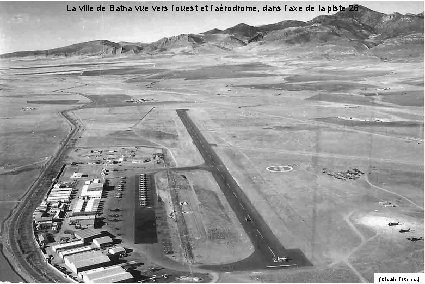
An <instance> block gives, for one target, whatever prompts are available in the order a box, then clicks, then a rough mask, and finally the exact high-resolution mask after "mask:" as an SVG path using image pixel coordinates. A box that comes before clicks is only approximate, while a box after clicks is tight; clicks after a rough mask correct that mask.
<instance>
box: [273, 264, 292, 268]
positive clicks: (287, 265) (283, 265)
mask: <svg viewBox="0 0 425 284" xmlns="http://www.w3.org/2000/svg"><path fill="white" fill-rule="evenodd" d="M295 265H296V264H281V265H267V266H266V267H267V268H277V267H290V266H295Z"/></svg>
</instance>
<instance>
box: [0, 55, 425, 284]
mask: <svg viewBox="0 0 425 284" xmlns="http://www.w3.org/2000/svg"><path fill="white" fill-rule="evenodd" d="M283 54H286V53H279V54H278V53H276V54H270V52H264V54H261V52H260V53H254V52H252V54H250V53H245V54H242V53H226V54H211V55H209V54H206V55H205V54H203V55H162V56H146V57H142V56H134V57H127V58H101V59H100V58H98V59H93V58H72V59H69V58H67V59H64V58H54V59H34V60H15V61H8V60H3V61H2V62H1V64H0V66H1V71H0V72H1V76H0V101H1V104H0V110H1V111H0V113H1V115H0V116H1V117H0V133H1V135H0V152H1V159H0V203H1V210H0V214H1V215H0V220H4V218H6V217H7V215H8V214H9V210H10V209H12V207H13V206H14V204H16V203H17V202H19V199H20V198H21V196H22V195H23V194H25V192H26V190H27V188H28V187H29V186H30V185H31V183H32V182H33V181H34V180H35V178H36V177H37V176H38V174H39V173H40V169H41V168H42V167H43V165H44V164H45V163H46V162H47V161H48V159H49V158H50V157H52V156H53V155H55V153H56V151H57V149H58V148H59V147H60V146H61V143H62V141H63V139H64V138H65V137H66V135H67V133H68V132H69V131H70V125H69V124H68V123H67V121H66V120H65V119H64V118H63V117H62V116H61V115H60V112H61V111H63V110H70V109H72V110H73V111H72V112H73V113H74V114H75V116H76V117H77V118H78V119H79V120H80V121H81V123H82V125H83V126H84V131H83V133H82V135H81V137H79V138H78V139H77V141H76V145H75V147H106V146H110V147H112V146H114V147H118V146H122V147H124V146H125V147H132V146H143V147H153V148H158V149H162V150H163V151H164V153H166V161H167V167H168V168H169V169H170V170H169V172H168V174H166V171H158V172H157V173H156V174H155V181H156V186H157V193H158V195H159V197H161V200H162V204H163V205H162V209H161V210H163V219H162V220H161V222H159V221H158V224H159V225H158V226H157V229H158V238H159V240H161V242H162V240H163V241H164V242H163V243H162V245H164V244H165V243H167V240H168V243H169V246H170V247H171V248H172V251H171V252H169V253H166V254H164V256H162V257H156V258H155V259H157V261H158V263H161V264H162V265H167V264H166V263H167V259H168V260H169V263H173V262H174V263H180V264H188V263H190V265H192V266H193V268H194V269H196V268H199V269H202V265H220V264H226V263H231V262H237V261H241V260H243V259H245V258H247V257H248V256H249V255H250V254H251V253H253V251H254V249H253V247H252V244H251V242H250V239H249V238H248V237H247V234H246V233H245V231H244V229H243V228H242V226H241V223H240V222H239V221H238V219H237V218H236V216H235V213H234V212H233V211H232V209H231V207H230V206H229V204H228V201H227V200H226V198H225V197H224V195H223V193H222V192H221V190H220V189H219V187H218V185H217V183H216V181H215V180H214V178H213V177H212V175H211V174H210V172H209V171H208V169H207V168H206V167H205V164H204V160H203V158H202V156H201V155H200V153H199V152H198V149H197V148H196V147H195V145H194V144H193V142H192V139H191V137H190V136H189V134H188V132H187V130H186V128H185V127H184V125H183V123H182V121H181V120H180V118H179V117H178V115H177V113H176V109H188V112H187V113H188V116H189V117H190V118H191V119H192V121H193V122H194V123H195V124H196V126H197V127H198V128H199V130H200V132H201V133H202V134H203V135H204V137H205V138H206V139H207V141H208V143H210V145H212V148H213V150H214V151H215V152H216V153H217V154H218V156H219V157H220V159H221V160H222V161H223V163H224V165H225V166H226V168H227V169H228V171H229V172H230V174H231V175H232V176H233V178H234V179H235V181H236V182H237V183H238V185H239V186H240V188H241V189H242V191H243V192H244V194H245V195H246V196H247V198H248V199H249V200H250V202H251V203H252V205H253V206H254V207H255V209H256V210H257V211H258V213H259V214H260V215H261V217H262V218H263V220H264V222H265V223H266V225H267V226H268V227H269V228H270V230H271V231H272V233H273V234H274V235H275V236H276V237H277V238H278V240H279V241H280V243H281V244H282V246H284V247H285V248H286V249H300V250H301V251H302V252H303V253H304V255H305V257H306V258H307V259H308V260H309V261H310V262H311V264H312V265H311V266H307V267H299V268H297V267H292V268H290V269H277V270H270V269H269V270H266V269H259V270H258V271H235V272H230V273H225V272H220V273H218V274H217V275H218V279H217V281H223V282H229V281H230V282H240V281H243V282H251V281H253V282H258V281H266V282H282V281H285V282H359V281H373V273H374V272H420V271H423V267H424V258H423V255H424V253H423V249H424V243H423V241H422V240H419V241H411V240H409V239H408V238H412V237H416V238H419V237H423V231H424V226H423V220H424V219H423V218H424V215H423V212H424V211H423V208H424V201H423V200H424V192H423V187H424V175H423V173H424V169H423V165H424V161H423V154H424V153H423V122H424V117H423V91H424V90H423V86H424V85H423V84H424V83H423V62H412V61H411V62H401V61H400V62H383V61H380V60H379V59H377V58H375V57H367V56H347V57H343V56H342V57H340V58H335V59H329V58H319V57H314V58H304V57H303V56H296V55H293V56H289V55H283ZM79 62H83V63H85V64H84V65H78V64H77V63H79ZM86 63H88V64H86ZM106 63H107V64H106ZM11 67H13V68H11ZM16 67H22V68H20V69H16ZM271 166H284V167H280V168H285V169H288V170H284V171H272V170H270V168H269V169H268V167H271ZM277 168H278V167H277ZM170 175H171V179H170ZM171 181H172V182H173V183H174V184H170V182H171ZM176 185H177V186H179V188H181V189H182V190H180V191H177V192H174V193H173V192H172V190H171V189H170V188H175V187H176ZM176 198H177V199H176ZM173 200H174V201H175V200H180V201H186V204H187V206H188V207H182V208H181V210H182V211H181V212H182V214H181V216H180V215H179V216H180V217H179V216H177V217H178V218H181V220H180V221H181V222H176V221H175V220H174V219H172V218H170V217H169V216H170V213H172V212H173V210H175V206H176V204H174V203H173V202H174V201H173ZM186 204H183V205H182V206H186ZM188 212H189V213H190V214H185V213H188ZM161 216H162V215H161ZM164 216H165V217H164ZM392 222H395V223H397V222H398V223H399V224H398V225H396V226H389V225H388V224H389V223H392ZM179 226H180V227H179ZM181 226H184V227H185V228H184V229H185V230H186V232H187V238H186V239H181V238H179V236H181V230H182V228H181ZM402 229H406V230H407V229H410V231H408V232H404V233H403V232H400V230H402ZM135 249H136V251H137V246H135ZM164 251H165V249H164ZM188 251H189V252H190V253H188ZM140 253H145V254H149V250H147V249H145V250H143V248H140ZM152 258H153V256H152ZM170 265H171V264H170ZM2 266H3V265H2ZM176 267H177V266H176ZM182 267H185V266H184V265H183V266H182ZM179 269H181V268H179ZM11 277H12V276H11ZM10 279H12V278H10Z"/></svg>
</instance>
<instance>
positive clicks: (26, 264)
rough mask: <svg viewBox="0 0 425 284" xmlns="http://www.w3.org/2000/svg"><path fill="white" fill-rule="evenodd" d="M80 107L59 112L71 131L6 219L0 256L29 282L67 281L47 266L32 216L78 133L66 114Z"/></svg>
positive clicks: (74, 122)
mask: <svg viewBox="0 0 425 284" xmlns="http://www.w3.org/2000/svg"><path fill="white" fill-rule="evenodd" d="M83 107H84V106H79V107H77V108H73V109H70V110H68V111H62V112H60V114H61V116H63V117H64V118H65V119H66V120H67V121H68V122H69V123H70V125H71V131H70V132H69V134H68V136H67V137H66V138H65V140H64V141H62V142H61V144H60V148H59V150H58V151H57V152H56V154H55V155H53V156H52V158H51V159H50V160H49V161H48V162H47V164H46V165H45V167H44V168H43V170H42V171H41V173H40V175H39V177H38V178H37V179H36V180H35V181H34V183H33V184H32V186H31V187H30V188H29V190H28V191H27V193H26V195H25V196H24V197H23V198H22V200H21V201H20V203H19V204H18V205H17V206H16V207H15V208H14V210H13V211H12V213H11V215H10V216H9V218H8V219H7V220H5V222H4V223H3V230H2V231H3V232H4V233H3V239H2V243H3V253H4V255H5V257H6V258H7V259H8V261H9V263H10V264H11V265H12V266H13V268H14V269H15V271H16V272H17V273H18V274H19V275H21V277H23V278H24V279H25V280H26V281H28V282H44V283H52V282H70V281H69V280H67V279H66V278H64V277H63V276H62V275H59V274H58V273H57V272H56V271H54V270H53V269H51V268H50V267H49V266H47V265H46V262H45V260H44V258H43V256H42V255H41V251H40V248H39V247H38V244H37V243H36V241H35V239H34V233H33V225H32V213H33V212H34V210H35V208H36V207H37V206H38V205H39V204H40V203H41V201H42V199H43V198H44V196H45V194H46V193H47V191H48V190H49V189H50V187H51V185H52V178H54V177H56V176H57V175H58V173H59V172H60V170H61V165H62V164H61V161H62V160H63V158H64V157H65V155H66V153H67V150H68V149H69V148H70V147H72V144H73V142H74V141H75V137H77V135H78V134H79V133H80V130H81V126H80V125H79V124H78V121H77V120H76V119H74V118H72V117H71V116H70V114H69V112H71V111H74V110H76V109H79V108H83Z"/></svg>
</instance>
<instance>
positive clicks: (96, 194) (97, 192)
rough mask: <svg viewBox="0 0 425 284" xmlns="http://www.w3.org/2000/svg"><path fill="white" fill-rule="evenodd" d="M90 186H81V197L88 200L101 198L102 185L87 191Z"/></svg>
mask: <svg viewBox="0 0 425 284" xmlns="http://www.w3.org/2000/svg"><path fill="white" fill-rule="evenodd" d="M90 185H91V184H85V185H83V188H82V190H81V194H80V196H81V197H83V198H84V197H89V198H102V192H103V185H102V187H101V188H100V187H92V188H91V189H90V190H89V187H90Z"/></svg>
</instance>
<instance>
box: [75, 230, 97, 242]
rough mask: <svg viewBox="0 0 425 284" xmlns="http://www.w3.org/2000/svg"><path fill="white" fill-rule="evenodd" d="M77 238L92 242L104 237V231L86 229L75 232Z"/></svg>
mask: <svg viewBox="0 0 425 284" xmlns="http://www.w3.org/2000/svg"><path fill="white" fill-rule="evenodd" d="M74 235H75V237H76V238H78V239H80V240H83V241H84V242H85V243H90V242H92V241H93V239H96V238H100V237H103V235H104V234H103V233H101V232H100V231H98V230H95V229H85V230H80V231H76V232H74Z"/></svg>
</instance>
